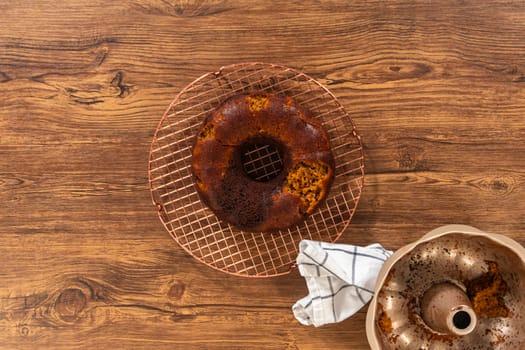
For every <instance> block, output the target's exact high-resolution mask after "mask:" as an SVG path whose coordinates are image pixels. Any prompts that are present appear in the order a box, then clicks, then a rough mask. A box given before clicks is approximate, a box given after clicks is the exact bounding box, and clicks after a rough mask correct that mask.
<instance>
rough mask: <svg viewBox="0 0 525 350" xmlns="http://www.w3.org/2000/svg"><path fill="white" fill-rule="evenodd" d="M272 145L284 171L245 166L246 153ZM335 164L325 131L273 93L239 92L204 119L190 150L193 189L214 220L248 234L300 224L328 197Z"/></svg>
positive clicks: (308, 114)
mask: <svg viewBox="0 0 525 350" xmlns="http://www.w3.org/2000/svg"><path fill="white" fill-rule="evenodd" d="M254 145H269V146H270V147H272V148H273V149H275V150H277V152H278V154H279V157H280V161H281V168H280V169H277V172H276V174H274V175H273V176H272V177H271V178H265V179H264V180H261V179H256V178H254V177H253V176H250V175H249V174H248V173H247V171H246V169H245V165H244V164H243V160H244V157H245V154H246V152H247V150H249V149H250V148H253V146H254ZM334 171H335V164H334V158H333V155H332V151H331V148H330V140H329V137H328V135H327V133H326V132H325V131H324V130H323V128H322V126H321V124H320V122H319V121H317V120H316V119H315V118H314V117H313V116H312V114H311V112H309V111H308V110H307V109H305V108H303V107H301V106H300V105H298V104H297V103H296V102H295V100H293V99H292V98H290V97H284V96H279V95H275V94H262V93H261V94H251V95H237V96H234V97H231V98H229V99H228V100H226V101H225V102H224V103H222V104H221V105H220V106H218V107H217V108H216V109H214V110H213V111H212V112H211V113H210V114H209V115H208V116H207V117H206V118H205V120H204V123H203V125H202V127H201V129H200V131H199V132H198V134H197V136H196V138H195V143H194V146H193V150H192V172H193V177H194V181H195V184H196V188H197V192H198V193H199V195H200V198H201V199H202V200H203V201H204V203H205V204H206V205H207V206H208V207H209V208H210V209H211V210H212V211H213V212H214V213H215V214H216V216H217V217H218V218H219V219H222V220H225V221H227V222H229V223H231V224H233V225H234V226H236V227H238V228H240V229H242V230H245V231H262V232H269V231H277V230H281V229H285V228H288V227H290V226H292V225H294V224H298V223H299V222H300V221H302V220H304V219H305V218H306V217H307V216H308V215H309V214H311V213H312V212H314V210H315V209H316V208H317V207H318V206H319V204H320V203H321V202H322V201H323V200H324V199H325V198H326V196H327V194H328V191H329V189H330V186H331V184H332V181H333V178H334Z"/></svg>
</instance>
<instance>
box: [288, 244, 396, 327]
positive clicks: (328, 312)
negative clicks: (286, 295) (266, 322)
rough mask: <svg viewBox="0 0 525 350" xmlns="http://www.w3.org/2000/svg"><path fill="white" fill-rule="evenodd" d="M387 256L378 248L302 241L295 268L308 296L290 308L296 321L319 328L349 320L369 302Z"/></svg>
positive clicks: (386, 253) (387, 254)
mask: <svg viewBox="0 0 525 350" xmlns="http://www.w3.org/2000/svg"><path fill="white" fill-rule="evenodd" d="M390 255H392V252H391V251H389V250H386V249H384V248H383V247H382V246H381V245H379V244H372V245H369V246H367V247H358V246H353V245H347V244H335V243H326V242H316V241H309V240H303V241H301V242H300V243H299V255H298V256H297V266H298V267H299V272H300V273H301V275H302V276H303V277H304V278H305V280H306V285H307V287H308V291H309V294H308V295H307V296H306V297H304V298H302V299H301V300H299V301H297V302H296V303H295V305H294V306H293V307H292V310H293V313H294V315H295V318H296V319H297V320H298V321H299V322H301V323H302V324H304V325H314V326H316V327H319V326H322V325H325V324H328V323H335V322H339V321H342V320H344V319H346V318H348V317H350V316H352V315H353V314H354V313H356V312H357V311H359V309H361V308H362V307H363V306H364V305H365V304H366V303H368V302H369V301H370V299H372V297H373V295H374V287H375V282H376V279H377V274H378V273H379V270H380V269H381V267H382V266H383V264H384V262H385V261H386V259H388V257H390Z"/></svg>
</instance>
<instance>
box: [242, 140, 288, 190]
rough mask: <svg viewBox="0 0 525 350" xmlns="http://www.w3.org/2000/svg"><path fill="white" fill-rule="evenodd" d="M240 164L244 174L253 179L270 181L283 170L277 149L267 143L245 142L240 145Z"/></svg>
mask: <svg viewBox="0 0 525 350" xmlns="http://www.w3.org/2000/svg"><path fill="white" fill-rule="evenodd" d="M241 158H242V159H241V160H242V165H243V167H244V171H245V172H246V174H247V175H248V176H249V177H250V178H251V179H253V180H255V181H261V182H265V181H270V180H272V179H274V178H276V177H277V175H279V173H280V172H281V171H282V170H283V160H282V156H281V153H280V152H279V149H278V148H277V147H276V146H274V145H272V144H268V143H261V142H255V143H247V144H245V145H244V146H243V147H242V154H241Z"/></svg>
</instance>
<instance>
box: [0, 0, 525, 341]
mask: <svg viewBox="0 0 525 350" xmlns="http://www.w3.org/2000/svg"><path fill="white" fill-rule="evenodd" d="M0 13H1V19H2V24H1V25H0V208H1V210H0V348H1V349H110V348H115V349H367V348H368V345H367V341H366V337H365V326H364V324H365V323H364V321H365V312H366V309H362V310H361V311H360V312H359V313H358V314H357V315H355V316H354V317H352V318H350V319H348V320H346V321H343V322H341V323H339V324H335V325H328V326H324V327H320V328H314V327H306V326H302V325H300V324H299V323H298V322H297V321H296V320H295V319H294V317H293V315H292V312H291V306H292V305H293V303H294V302H295V301H296V300H298V299H299V298H301V297H303V296H304V295H306V293H307V290H306V286H305V283H304V280H303V279H302V278H301V277H300V276H299V274H298V272H297V271H293V272H292V273H291V274H290V275H287V276H283V277H278V278H269V279H248V278H241V277H235V276H230V275H226V274H224V273H221V272H218V271H216V270H214V269H212V268H209V267H207V266H206V265H202V264H200V263H198V262H197V261H196V260H194V259H193V258H192V257H190V256H189V255H188V254H187V253H185V252H184V251H183V250H182V249H181V248H180V247H179V246H178V245H177V244H176V243H175V242H174V241H173V240H172V239H171V238H170V236H169V234H168V233H167V232H166V231H165V229H164V227H163V226H162V224H161V222H160V220H159V218H158V217H157V213H156V210H155V208H154V206H153V205H152V203H151V200H150V194H149V187H148V175H147V167H148V157H149V146H150V143H151V141H152V137H153V134H154V131H155V128H156V126H157V123H158V122H159V120H160V118H161V116H162V114H163V113H164V111H165V110H166V108H167V107H168V105H169V103H170V102H171V101H172V99H173V98H174V97H175V95H176V94H177V93H178V92H179V91H180V90H181V89H182V88H183V87H184V86H186V85H187V84H188V83H190V82H191V81H192V80H193V79H195V78H197V77H198V76H200V75H201V74H204V73H206V72H208V71H214V70H216V69H217V68H219V67H220V66H222V65H227V64H231V63H237V62H243V61H263V62H272V63H278V64H283V65H286V66H290V67H293V68H297V69H300V70H303V71H304V72H306V73H307V74H309V75H311V76H313V77H314V78H316V79H318V80H319V81H320V82H322V83H323V84H326V86H327V87H328V88H329V89H330V90H331V91H332V92H333V93H334V94H335V95H336V96H337V97H338V98H339V99H340V101H341V102H342V104H343V105H344V106H345V107H346V109H347V111H348V112H349V113H350V114H351V116H352V117H353V118H354V121H355V123H356V125H357V128H358V131H359V133H360V134H361V135H362V137H363V142H364V150H365V157H366V162H365V166H366V169H365V171H366V176H365V187H364V190H363V195H362V199H361V202H360V203H359V206H358V208H357V212H356V214H355V216H354V218H353V220H352V222H351V223H350V225H349V227H348V229H347V231H346V232H345V233H344V235H343V237H342V239H341V242H344V243H351V244H357V245H365V244H370V243H373V242H380V243H381V244H383V245H384V246H385V247H387V248H389V249H398V248H399V247H401V246H403V245H405V244H407V243H409V242H412V241H414V240H416V239H417V238H419V237H420V236H421V235H423V234H424V233H426V232H427V231H429V230H431V229H433V228H436V227H438V226H441V225H444V224H449V223H463V224H469V225H473V226H476V227H478V228H480V229H483V230H485V231H492V232H497V233H502V234H505V235H508V236H509V237H511V238H514V239H516V240H517V241H519V242H520V243H522V244H525V220H524V213H525V200H524V198H525V141H524V140H525V2H520V1H496V2H489V1H474V0H472V1H470V0H466V1H435V2H429V1H421V2H415V1H335V0H334V1H306V2H303V1H287V2H284V1H282V2H281V1H264V2H261V1H257V2H256V1H253V2H252V1H190V0H183V1H175V0H143V1H139V0H131V1H122V2H121V1H98V0H95V1H80V0H77V1H71V0H69V1H56V0H54V1H51V0H42V1H21V0H17V1H2V2H1V3H0Z"/></svg>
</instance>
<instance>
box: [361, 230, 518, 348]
mask: <svg viewBox="0 0 525 350" xmlns="http://www.w3.org/2000/svg"><path fill="white" fill-rule="evenodd" d="M502 281H503V282H502ZM524 281H525V249H524V248H523V247H522V246H521V245H520V244H519V243H517V242H516V241H514V240H512V239H510V238H508V237H505V236H502V235H499V234H492V233H485V232H482V231H480V230H478V229H476V228H473V227H470V226H464V225H449V226H443V227H440V228H438V229H435V230H433V231H431V232H429V233H428V234H426V235H425V236H424V237H422V238H421V239H420V240H418V241H416V242H414V243H412V244H410V245H407V246H405V247H403V248H401V249H399V250H398V251H397V252H395V253H394V255H392V256H391V257H390V258H389V260H388V261H387V262H386V263H385V265H384V266H383V268H382V269H381V271H380V273H379V276H378V279H377V284H376V289H375V294H374V298H373V299H372V302H371V303H370V306H369V309H368V314H367V320H366V333H367V337H368V341H369V343H370V346H371V348H372V349H373V350H376V349H378V350H379V349H381V350H386V349H406V350H410V349H418V350H419V349H425V350H427V349H428V350H438V349H471V350H481V349H524V348H525V320H524V315H525V282H524ZM491 293H492V294H491ZM487 302H489V304H488V305H490V306H487V305H486V303H487ZM498 302H499V304H498ZM494 306H497V307H494Z"/></svg>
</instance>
